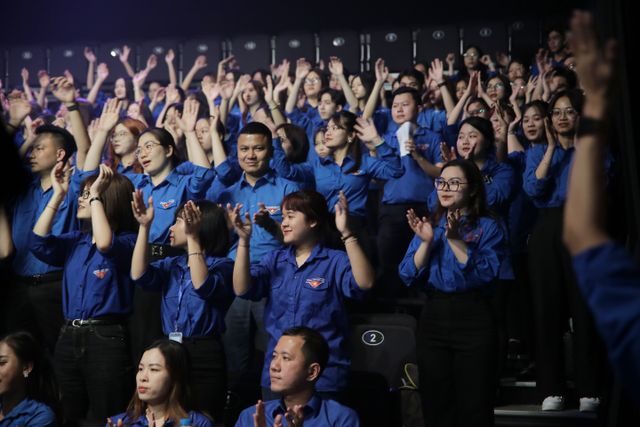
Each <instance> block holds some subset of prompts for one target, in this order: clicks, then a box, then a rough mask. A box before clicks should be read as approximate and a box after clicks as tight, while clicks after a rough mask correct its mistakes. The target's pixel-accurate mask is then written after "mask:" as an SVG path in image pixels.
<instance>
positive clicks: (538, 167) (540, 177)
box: [523, 91, 600, 410]
mask: <svg viewBox="0 0 640 427" xmlns="http://www.w3.org/2000/svg"><path fill="white" fill-rule="evenodd" d="M582 103H583V96H582V94H581V93H579V92H577V91H575V92H559V93H557V94H556V95H554V96H553V97H552V98H551V99H550V100H549V112H548V114H549V115H548V117H547V123H546V133H547V144H534V145H532V146H531V147H530V148H529V149H528V150H527V152H526V167H525V172H524V177H523V180H524V183H523V186H524V190H525V192H526V193H527V194H528V195H529V196H530V197H531V200H532V201H533V203H534V205H535V206H536V207H537V208H538V218H537V221H536V224H535V226H534V228H533V231H532V233H531V238H530V239H529V271H530V277H531V284H532V290H533V295H532V296H533V306H534V313H535V336H536V362H537V365H536V367H537V376H538V379H537V386H538V389H539V390H540V392H541V396H540V397H542V398H544V400H543V402H542V409H543V410H561V409H563V408H564V394H565V383H566V382H565V373H564V357H563V353H564V346H563V340H562V336H563V334H564V332H565V331H566V325H567V319H568V318H569V317H571V318H572V319H573V322H572V325H573V331H574V341H573V344H574V351H573V353H574V356H575V378H574V380H575V385H576V391H577V393H578V396H579V397H580V398H589V399H596V398H597V397H598V395H599V390H598V372H599V371H600V363H599V358H598V354H599V351H598V350H599V346H598V343H597V336H596V331H595V329H594V325H593V319H592V318H591V315H590V314H589V311H588V309H587V306H586V304H585V301H584V299H583V298H582V296H581V295H580V291H579V289H578V286H577V283H576V280H575V275H574V272H573V269H572V266H571V260H570V257H569V254H568V253H567V250H566V248H565V246H564V245H563V243H562V241H561V236H562V228H563V227H562V216H563V210H564V202H565V199H566V195H567V181H568V177H569V170H570V165H571V162H572V160H573V157H574V153H575V148H574V139H575V132H576V125H577V120H578V116H579V113H580V111H581V110H582ZM540 266H544V268H541V267H540Z"/></svg>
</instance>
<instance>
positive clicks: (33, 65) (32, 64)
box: [4, 46, 47, 90]
mask: <svg viewBox="0 0 640 427" xmlns="http://www.w3.org/2000/svg"><path fill="white" fill-rule="evenodd" d="M8 62H9V63H8V64H7V65H8V68H9V71H8V73H7V79H6V81H5V82H4V86H6V87H7V88H9V87H18V88H19V89H20V90H22V77H21V75H20V72H21V71H22V68H26V69H28V70H29V73H30V75H29V83H30V85H31V87H34V88H36V87H38V70H45V69H46V67H47V54H46V50H45V48H44V47H42V46H12V47H11V48H10V49H9V61H8Z"/></svg>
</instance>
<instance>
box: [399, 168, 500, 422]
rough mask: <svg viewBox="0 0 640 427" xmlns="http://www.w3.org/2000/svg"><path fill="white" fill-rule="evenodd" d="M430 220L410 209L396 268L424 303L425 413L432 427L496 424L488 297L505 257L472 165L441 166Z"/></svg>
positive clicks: (420, 349)
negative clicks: (408, 234)
mask: <svg viewBox="0 0 640 427" xmlns="http://www.w3.org/2000/svg"><path fill="white" fill-rule="evenodd" d="M435 186H436V190H437V192H438V206H437V208H436V210H435V212H434V215H433V217H432V218H431V220H428V219H427V218H426V217H423V218H418V217H417V216H416V215H415V213H414V212H413V211H412V210H410V211H409V212H408V213H407V219H408V221H409V226H410V227H411V229H412V230H413V231H414V232H415V234H416V235H415V237H414V238H413V240H412V241H411V244H410V245H409V249H408V250H407V253H406V255H405V257H404V259H403V260H402V263H401V264H400V277H401V278H402V280H403V281H404V282H405V283H406V284H407V285H408V286H411V285H419V286H422V287H423V288H424V289H425V290H426V292H427V300H426V303H425V307H424V311H423V314H422V317H421V320H420V328H419V332H418V364H419V368H420V382H421V384H422V386H421V391H422V399H423V408H424V413H425V416H426V420H427V423H428V424H429V425H430V426H450V425H468V426H471V425H473V426H490V425H493V396H494V394H495V393H494V384H495V362H496V361H495V359H496V355H495V353H496V352H495V338H496V337H495V335H496V328H495V325H494V321H493V315H492V311H491V306H490V304H489V300H490V296H491V294H492V293H493V290H494V289H493V288H494V286H493V283H494V282H495V280H496V279H497V278H498V273H499V271H500V265H501V263H502V260H503V258H504V256H505V253H506V245H507V240H506V236H505V233H504V232H503V228H502V227H501V226H500V225H499V224H498V223H497V222H496V221H495V220H494V219H493V218H491V217H489V216H488V214H487V207H486V200H485V199H486V197H485V186H484V182H483V179H482V175H481V173H480V171H479V170H478V168H477V167H476V165H474V164H473V163H472V162H471V161H469V160H454V161H451V162H449V163H447V164H445V165H444V166H443V168H442V172H441V174H440V177H439V178H437V179H436V180H435Z"/></svg>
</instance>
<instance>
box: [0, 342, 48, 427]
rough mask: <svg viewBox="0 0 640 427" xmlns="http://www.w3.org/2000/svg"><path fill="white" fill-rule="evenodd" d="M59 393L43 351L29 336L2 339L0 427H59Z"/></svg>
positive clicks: (0, 347) (0, 358)
mask: <svg viewBox="0 0 640 427" xmlns="http://www.w3.org/2000/svg"><path fill="white" fill-rule="evenodd" d="M57 406H58V390H57V387H56V382H55V378H54V375H53V371H52V369H51V366H49V363H48V361H47V358H46V357H45V355H44V351H43V348H41V346H40V345H39V344H38V342H37V341H36V339H35V338H34V337H33V336H32V335H31V334H29V333H27V332H14V333H12V334H9V335H6V336H4V337H3V338H2V339H0V427H13V426H25V427H55V426H57V425H58V419H57V416H56V413H55V412H54V410H53V408H57Z"/></svg>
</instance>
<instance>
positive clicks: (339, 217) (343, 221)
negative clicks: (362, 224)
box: [334, 190, 351, 236]
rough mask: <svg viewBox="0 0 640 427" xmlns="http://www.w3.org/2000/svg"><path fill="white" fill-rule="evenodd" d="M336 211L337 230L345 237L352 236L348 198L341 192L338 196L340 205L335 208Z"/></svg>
mask: <svg viewBox="0 0 640 427" xmlns="http://www.w3.org/2000/svg"><path fill="white" fill-rule="evenodd" d="M334 208H335V211H336V229H337V230H338V231H339V232H340V234H341V235H343V236H348V235H349V234H351V232H350V231H349V203H348V202H347V196H345V195H344V192H343V191H342V190H340V195H339V196H338V203H336V205H335V206H334Z"/></svg>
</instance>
